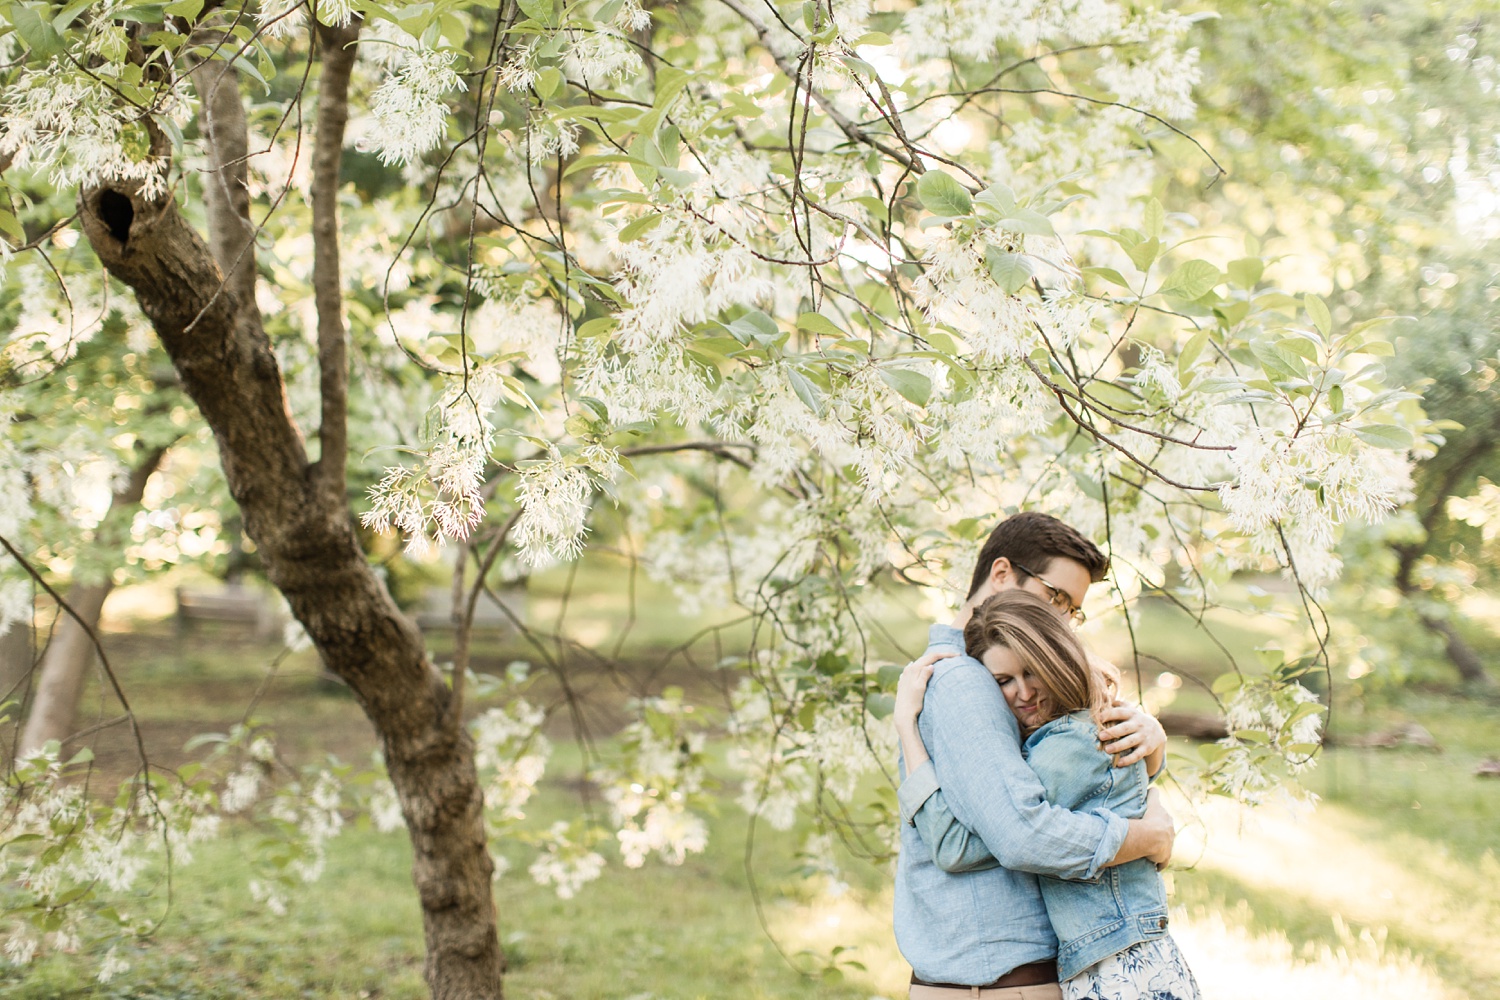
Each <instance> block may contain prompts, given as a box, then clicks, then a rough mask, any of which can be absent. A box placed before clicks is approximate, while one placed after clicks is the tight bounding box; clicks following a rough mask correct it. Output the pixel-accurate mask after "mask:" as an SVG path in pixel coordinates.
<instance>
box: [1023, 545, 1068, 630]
mask: <svg viewBox="0 0 1500 1000" xmlns="http://www.w3.org/2000/svg"><path fill="white" fill-rule="evenodd" d="M1010 564H1011V565H1012V566H1014V567H1015V568H1016V569H1018V570H1020V571H1021V572H1022V573H1025V574H1026V575H1027V576H1029V577H1031V578H1032V579H1034V580H1036V582H1037V583H1040V584H1041V585H1042V586H1043V587H1046V588H1047V603H1048V604H1050V605H1052V606H1053V607H1054V608H1056V609H1057V610H1059V611H1061V612H1062V613H1063V614H1065V615H1067V616H1068V617H1069V618H1071V619H1073V624H1074V625H1082V624H1083V622H1084V619H1085V618H1086V617H1087V616H1086V615H1085V614H1084V613H1083V608H1081V607H1079V606H1078V605H1076V604H1074V603H1073V598H1072V597H1070V596H1068V592H1067V591H1066V590H1063V589H1062V588H1061V587H1054V586H1053V585H1052V584H1050V583H1048V582H1047V581H1046V580H1044V579H1042V575H1041V574H1040V573H1037V572H1034V571H1033V570H1029V569H1027V568H1026V567H1025V566H1022V565H1021V564H1020V563H1018V562H1016V561H1015V560H1014V559H1012V560H1011V562H1010Z"/></svg>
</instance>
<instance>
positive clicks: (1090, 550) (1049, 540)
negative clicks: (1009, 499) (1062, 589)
mask: <svg viewBox="0 0 1500 1000" xmlns="http://www.w3.org/2000/svg"><path fill="white" fill-rule="evenodd" d="M1059 557H1061V558H1063V559H1072V560H1073V561H1074V562H1077V563H1080V564H1081V565H1082V566H1083V568H1084V569H1086V570H1088V571H1089V579H1090V580H1092V581H1093V582H1095V583H1098V582H1099V581H1100V580H1102V579H1104V574H1105V571H1107V570H1108V569H1109V557H1108V556H1106V555H1105V554H1104V553H1103V552H1100V551H1099V546H1097V545H1095V544H1094V543H1093V542H1091V541H1089V540H1088V539H1087V538H1084V537H1083V536H1082V535H1080V534H1079V533H1078V529H1077V528H1074V527H1073V526H1072V525H1069V524H1064V523H1063V522H1061V521H1059V520H1058V519H1057V518H1055V517H1053V516H1052V515H1051V514H1043V513H1040V512H1038V511H1034V510H1027V511H1022V512H1021V513H1019V514H1013V515H1011V516H1010V517H1007V518H1006V519H1005V520H1003V521H1001V522H1000V523H999V524H997V525H995V530H994V531H992V532H990V537H989V538H987V539H985V543H984V547H983V548H982V549H980V550H979V562H978V564H977V565H975V567H974V581H973V582H972V583H970V584H969V596H970V597H973V596H974V595H975V594H976V593H978V592H979V588H980V587H982V586H984V581H985V580H987V579H989V575H990V567H992V566H994V565H995V560H996V559H1001V558H1004V559H1009V560H1010V565H1011V568H1013V569H1015V570H1016V571H1017V572H1019V573H1021V574H1022V575H1025V576H1030V575H1031V574H1030V573H1028V572H1027V570H1025V569H1021V566H1025V567H1027V569H1030V570H1034V571H1036V572H1037V573H1045V572H1047V564H1048V563H1050V562H1051V561H1052V560H1053V559H1057V558H1059ZM1018 563H1019V564H1020V565H1017V564H1018Z"/></svg>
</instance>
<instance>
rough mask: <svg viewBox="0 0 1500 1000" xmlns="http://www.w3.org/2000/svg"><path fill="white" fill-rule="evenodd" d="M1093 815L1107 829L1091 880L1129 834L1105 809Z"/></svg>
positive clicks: (1127, 823)
mask: <svg viewBox="0 0 1500 1000" xmlns="http://www.w3.org/2000/svg"><path fill="white" fill-rule="evenodd" d="M898 797H899V793H898ZM1094 815H1095V816H1098V817H1099V818H1100V819H1102V820H1104V821H1105V822H1106V823H1108V824H1109V828H1108V829H1107V830H1105V831H1104V839H1103V840H1101V841H1099V849H1098V850H1097V851H1095V852H1094V861H1093V864H1091V865H1089V872H1088V875H1087V876H1086V877H1087V878H1091V879H1095V878H1098V877H1099V873H1100V872H1102V871H1103V870H1104V869H1105V867H1106V866H1107V865H1108V864H1109V863H1110V862H1111V861H1113V860H1114V859H1115V855H1116V854H1119V853H1120V848H1121V847H1122V846H1123V845H1124V843H1125V836H1126V834H1128V833H1130V821H1129V820H1124V819H1121V818H1120V817H1118V816H1116V815H1115V814H1114V813H1112V812H1109V811H1108V810H1105V809H1096V810H1095V811H1094Z"/></svg>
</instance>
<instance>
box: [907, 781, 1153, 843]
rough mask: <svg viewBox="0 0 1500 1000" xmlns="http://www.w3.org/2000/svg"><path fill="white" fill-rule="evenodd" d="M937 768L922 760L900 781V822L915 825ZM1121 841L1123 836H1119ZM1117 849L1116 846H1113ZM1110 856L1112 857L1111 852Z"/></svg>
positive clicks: (935, 786)
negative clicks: (920, 764)
mask: <svg viewBox="0 0 1500 1000" xmlns="http://www.w3.org/2000/svg"><path fill="white" fill-rule="evenodd" d="M938 787H939V786H938V779H937V768H935V767H933V766H932V761H930V760H928V761H924V762H923V763H922V766H921V767H918V768H917V769H916V770H915V771H912V772H911V773H910V774H908V775H907V776H906V780H905V781H903V782H901V787H900V788H898V789H896V801H897V803H898V804H899V805H900V806H901V822H903V823H906V824H909V825H913V826H914V825H916V820H915V817H916V815H917V810H919V809H921V808H922V805H923V803H925V802H926V801H927V800H928V799H930V798H932V793H933V792H935V791H937V790H938ZM1120 839H1121V841H1123V840H1124V839H1125V838H1124V837H1123V836H1121V838H1120ZM1115 849H1116V850H1119V848H1118V847H1116V848H1115ZM1110 857H1114V855H1113V854H1111V855H1110Z"/></svg>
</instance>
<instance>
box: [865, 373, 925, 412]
mask: <svg viewBox="0 0 1500 1000" xmlns="http://www.w3.org/2000/svg"><path fill="white" fill-rule="evenodd" d="M877 371H878V372H879V373H880V379H881V381H883V382H884V383H885V384H886V385H888V386H890V387H891V388H892V389H894V390H896V392H897V393H899V394H900V395H901V398H903V399H905V400H907V401H908V402H911V403H915V404H916V405H918V406H926V405H927V400H928V399H930V398H931V397H932V379H930V378H928V377H927V376H926V375H923V374H922V373H921V372H914V371H912V370H911V369H910V368H880V369H877Z"/></svg>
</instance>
